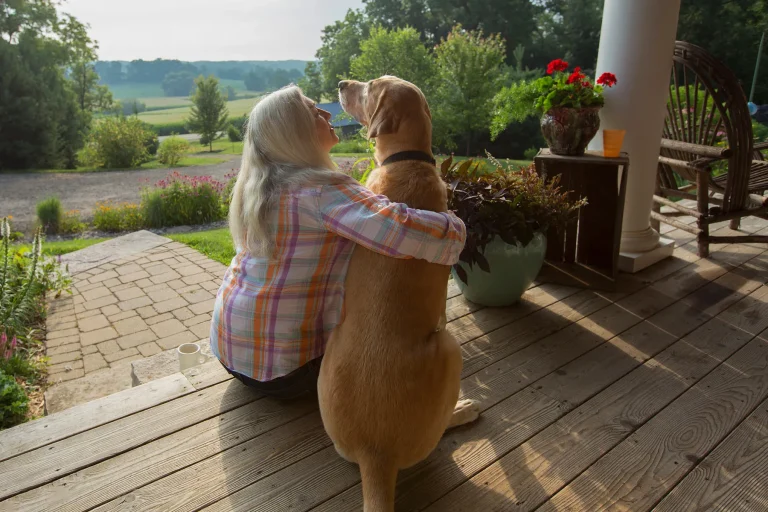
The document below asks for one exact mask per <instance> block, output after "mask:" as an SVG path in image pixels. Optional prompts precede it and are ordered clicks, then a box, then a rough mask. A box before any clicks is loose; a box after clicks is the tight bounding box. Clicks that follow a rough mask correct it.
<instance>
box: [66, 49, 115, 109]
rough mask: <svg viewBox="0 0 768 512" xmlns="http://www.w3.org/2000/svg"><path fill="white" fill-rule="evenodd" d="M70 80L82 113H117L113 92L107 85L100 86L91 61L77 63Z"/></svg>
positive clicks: (70, 74) (70, 73)
mask: <svg viewBox="0 0 768 512" xmlns="http://www.w3.org/2000/svg"><path fill="white" fill-rule="evenodd" d="M69 79H70V81H71V82H72V90H73V91H74V93H75V97H76V98H77V104H78V105H79V106H80V111H81V112H83V113H86V112H87V113H91V112H100V113H104V112H113V111H115V109H116V105H115V100H114V98H113V97H112V92H111V91H110V90H109V87H107V86H106V85H99V75H98V74H97V73H96V69H95V66H94V65H93V64H92V63H91V62H90V61H86V60H78V61H77V62H75V63H74V65H73V66H72V68H71V69H70V72H69Z"/></svg>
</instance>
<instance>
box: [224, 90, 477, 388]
mask: <svg viewBox="0 0 768 512" xmlns="http://www.w3.org/2000/svg"><path fill="white" fill-rule="evenodd" d="M330 120H331V115H330V113H328V112H326V111H324V110H320V109H318V108H317V107H316V105H315V104H314V102H313V101H312V100H310V99H308V98H306V97H305V96H303V95H302V94H301V90H300V89H299V88H298V87H295V86H291V87H287V88H285V89H281V90H279V91H277V92H275V93H272V94H270V95H269V96H267V97H265V98H264V99H262V100H261V101H260V102H259V103H258V105H256V107H254V109H253V111H252V112H251V114H250V118H249V120H248V126H247V135H246V138H245V145H244V148H243V160H242V164H241V167H240V173H239V175H238V177H237V182H236V184H235V187H234V190H233V193H232V202H231V205H230V211H229V226H230V230H231V232H232V238H233V239H234V241H235V247H236V248H237V255H236V256H235V257H234V259H233V260H232V263H231V264H230V266H229V268H228V269H227V272H226V274H225V276H224V282H223V283H222V285H221V288H220V289H219V292H218V294H217V297H216V303H215V306H214V311H213V319H212V322H211V349H212V351H213V353H214V354H215V355H216V356H217V357H218V358H219V360H220V361H221V363H222V364H223V365H224V367H225V368H227V370H228V371H229V372H230V373H231V374H232V375H234V376H235V377H236V378H238V379H239V380H241V381H242V382H243V383H245V384H247V385H249V386H252V387H254V388H256V389H258V390H259V391H261V392H263V393H264V394H267V395H271V396H274V397H276V398H282V399H291V398H296V397H299V396H302V395H305V394H308V393H313V392H314V391H315V389H316V385H317V376H318V373H319V370H320V361H321V359H322V356H323V353H324V351H325V344H326V342H327V340H328V337H329V335H330V333H331V331H332V330H333V328H334V327H335V326H336V325H338V324H339V322H340V321H341V319H342V315H343V303H344V288H343V286H344V277H345V275H346V271H347V267H348V264H349V260H350V257H351V255H352V250H353V249H354V246H355V244H356V243H357V244H360V245H362V246H364V247H367V248H368V249H371V250H373V251H376V252H379V253H381V254H385V255H387V256H392V257H394V258H419V259H424V260H427V261H430V262H433V263H439V264H442V265H452V264H454V263H456V262H457V261H458V258H459V253H460V252H461V250H462V248H463V247H464V240H465V228H464V224H463V223H462V222H461V221H460V220H459V219H458V218H456V217H454V216H453V215H450V214H447V213H435V212H429V211H423V210H414V209H409V208H408V207H407V206H405V205H402V204H396V203H391V202H390V201H388V200H387V198H386V197H383V196H376V195H374V194H373V193H372V192H370V191H369V190H368V189H366V188H365V187H363V186H361V185H360V184H359V183H357V182H356V181H355V180H354V179H352V178H350V177H348V176H346V175H344V174H342V173H340V172H338V171H336V170H335V165H334V164H333V162H332V161H331V158H330V154H329V152H330V149H331V148H332V147H333V146H334V145H335V144H336V143H337V142H338V141H339V138H338V137H337V136H336V134H335V133H334V130H333V127H332V126H331V124H330ZM375 271H376V269H371V272H375ZM371 307H375V305H373V304H372V305H371Z"/></svg>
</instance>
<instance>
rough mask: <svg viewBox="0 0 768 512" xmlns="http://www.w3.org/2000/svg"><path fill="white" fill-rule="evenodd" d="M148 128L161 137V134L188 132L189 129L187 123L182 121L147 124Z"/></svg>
mask: <svg viewBox="0 0 768 512" xmlns="http://www.w3.org/2000/svg"><path fill="white" fill-rule="evenodd" d="M149 128H150V129H151V130H152V131H153V132H155V134H157V135H160V136H161V137H162V136H163V135H173V134H178V135H183V134H185V133H189V129H188V128H187V125H186V124H185V123H184V121H178V122H174V123H160V124H151V125H149Z"/></svg>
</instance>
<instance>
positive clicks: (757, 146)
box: [752, 140, 768, 151]
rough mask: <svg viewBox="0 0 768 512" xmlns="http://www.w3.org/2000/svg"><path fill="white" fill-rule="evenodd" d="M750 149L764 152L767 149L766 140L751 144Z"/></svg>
mask: <svg viewBox="0 0 768 512" xmlns="http://www.w3.org/2000/svg"><path fill="white" fill-rule="evenodd" d="M752 149H754V150H755V151H765V150H766V149H768V140H767V141H765V142H758V143H756V144H753V145H752Z"/></svg>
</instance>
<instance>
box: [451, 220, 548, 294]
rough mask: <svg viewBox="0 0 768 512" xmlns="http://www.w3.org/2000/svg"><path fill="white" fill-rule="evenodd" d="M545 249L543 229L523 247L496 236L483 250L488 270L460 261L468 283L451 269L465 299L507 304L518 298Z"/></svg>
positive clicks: (535, 269)
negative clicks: (488, 266)
mask: <svg viewBox="0 0 768 512" xmlns="http://www.w3.org/2000/svg"><path fill="white" fill-rule="evenodd" d="M546 252H547V238H546V237H545V236H544V235H543V234H542V233H536V235H534V237H533V240H531V241H530V242H529V243H528V245H526V246H525V247H523V246H521V245H519V244H518V245H510V244H508V243H505V242H504V241H502V240H501V238H499V237H496V238H494V239H493V240H492V241H491V242H490V243H489V244H488V245H486V246H485V250H484V251H483V256H485V259H487V260H488V264H489V265H490V267H491V271H490V272H485V271H484V270H482V269H481V268H480V267H478V266H477V265H473V266H472V269H471V270H470V268H469V266H467V265H466V264H464V263H459V264H460V265H461V266H462V267H463V268H464V271H465V272H466V273H467V281H468V282H467V283H464V282H463V281H462V280H461V279H460V278H459V276H457V275H456V270H454V269H452V270H451V273H452V274H453V279H454V280H455V281H456V283H457V284H458V286H459V289H460V290H461V293H463V294H464V297H466V298H467V299H468V300H470V301H472V302H474V303H476V304H482V305H484V306H510V305H512V304H514V303H516V302H518V301H519V300H520V297H522V296H523V293H524V292H525V290H527V289H528V287H529V286H530V285H531V283H532V282H533V280H534V279H536V276H537V275H538V274H539V271H540V270H541V265H542V264H543V263H544V255H545V253H546Z"/></svg>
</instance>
